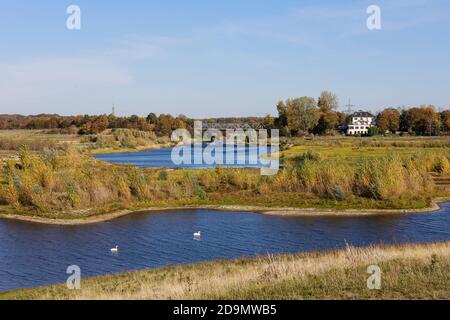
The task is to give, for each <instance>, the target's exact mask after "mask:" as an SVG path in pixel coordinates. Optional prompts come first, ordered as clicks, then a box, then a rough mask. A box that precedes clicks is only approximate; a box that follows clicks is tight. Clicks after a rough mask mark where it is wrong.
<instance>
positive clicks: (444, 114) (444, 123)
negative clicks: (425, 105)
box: [441, 110, 450, 132]
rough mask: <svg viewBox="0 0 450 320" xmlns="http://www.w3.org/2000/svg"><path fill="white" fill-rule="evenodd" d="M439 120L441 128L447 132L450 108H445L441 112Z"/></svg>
mask: <svg viewBox="0 0 450 320" xmlns="http://www.w3.org/2000/svg"><path fill="white" fill-rule="evenodd" d="M441 122H442V130H444V131H446V132H449V131H450V110H445V111H442V112H441Z"/></svg>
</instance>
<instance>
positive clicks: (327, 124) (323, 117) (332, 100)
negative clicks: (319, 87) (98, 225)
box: [315, 91, 339, 134]
mask: <svg viewBox="0 0 450 320" xmlns="http://www.w3.org/2000/svg"><path fill="white" fill-rule="evenodd" d="M317 106H318V107H319V110H320V118H319V122H318V125H317V127H316V128H315V132H317V133H319V134H324V133H327V132H329V131H331V130H333V129H335V128H336V127H337V124H338V121H339V117H338V114H337V113H336V111H335V110H337V108H338V107H339V99H338V97H337V95H335V94H334V93H332V92H330V91H323V92H322V93H321V94H320V97H319V99H318V102H317Z"/></svg>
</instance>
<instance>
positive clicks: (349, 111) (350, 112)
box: [344, 99, 354, 115]
mask: <svg viewBox="0 0 450 320" xmlns="http://www.w3.org/2000/svg"><path fill="white" fill-rule="evenodd" d="M344 107H346V108H347V110H346V111H344V112H345V113H347V114H349V115H350V114H352V113H353V109H352V108H353V107H354V105H352V100H351V99H348V104H347V105H345V106H344Z"/></svg>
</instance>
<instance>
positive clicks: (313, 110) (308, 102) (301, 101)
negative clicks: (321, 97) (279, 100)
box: [286, 97, 320, 135]
mask: <svg viewBox="0 0 450 320" xmlns="http://www.w3.org/2000/svg"><path fill="white" fill-rule="evenodd" d="M286 106H287V122H288V128H289V130H290V131H291V133H292V134H293V135H298V134H304V133H308V132H309V131H311V130H312V129H313V128H314V127H315V126H316V125H317V123H318V121H319V116H320V115H319V109H318V108H317V105H316V101H315V100H314V98H310V97H301V98H297V99H289V100H288V101H287V102H286Z"/></svg>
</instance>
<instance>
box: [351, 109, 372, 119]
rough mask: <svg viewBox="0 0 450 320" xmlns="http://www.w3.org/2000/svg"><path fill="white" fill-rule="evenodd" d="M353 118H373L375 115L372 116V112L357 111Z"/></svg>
mask: <svg viewBox="0 0 450 320" xmlns="http://www.w3.org/2000/svg"><path fill="white" fill-rule="evenodd" d="M352 117H354V118H373V117H374V115H373V114H371V113H370V112H366V111H357V112H355V113H353V114H352Z"/></svg>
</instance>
